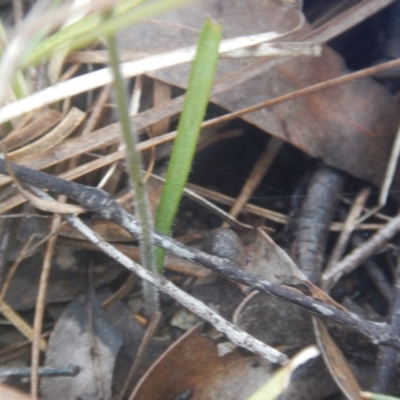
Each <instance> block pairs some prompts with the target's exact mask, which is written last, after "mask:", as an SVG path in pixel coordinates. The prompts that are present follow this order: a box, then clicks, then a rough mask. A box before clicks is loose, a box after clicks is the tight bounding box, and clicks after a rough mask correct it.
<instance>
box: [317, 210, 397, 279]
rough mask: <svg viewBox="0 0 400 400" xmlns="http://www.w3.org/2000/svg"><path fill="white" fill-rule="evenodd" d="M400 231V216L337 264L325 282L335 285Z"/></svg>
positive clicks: (326, 276) (325, 277)
mask: <svg viewBox="0 0 400 400" xmlns="http://www.w3.org/2000/svg"><path fill="white" fill-rule="evenodd" d="M399 229H400V215H398V216H397V217H395V218H393V219H392V220H391V221H390V222H389V223H388V224H387V225H386V226H384V227H383V228H382V229H381V230H379V231H378V232H376V233H375V235H374V236H372V237H371V238H370V239H369V240H367V241H366V242H365V243H364V244H362V245H361V246H360V247H357V248H356V249H355V250H354V251H353V252H351V253H350V254H349V255H347V256H346V257H345V258H344V259H343V260H342V261H340V262H339V263H338V264H336V266H335V268H332V269H331V270H330V271H329V273H328V274H326V275H325V276H324V278H323V280H324V281H326V282H330V285H333V284H334V283H335V282H337V281H338V280H339V279H340V277H341V276H342V275H344V274H348V273H349V272H351V271H353V270H354V269H356V268H357V267H358V266H359V265H360V264H362V263H363V262H364V261H365V260H366V259H367V258H369V257H371V256H372V255H374V254H375V253H376V252H377V251H378V250H379V249H381V248H382V247H383V246H384V245H385V243H387V242H388V241H389V240H390V239H391V238H392V237H393V236H394V235H395V234H396V233H397V232H398V231H399Z"/></svg>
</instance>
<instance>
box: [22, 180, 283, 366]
mask: <svg viewBox="0 0 400 400" xmlns="http://www.w3.org/2000/svg"><path fill="white" fill-rule="evenodd" d="M29 187H30V189H31V190H32V191H34V192H35V194H36V195H37V196H40V197H41V198H45V199H46V200H49V199H51V196H49V195H48V194H47V193H45V192H43V191H42V190H40V189H37V188H35V187H33V186H31V185H29ZM64 218H65V219H66V220H67V221H68V222H69V223H70V224H71V225H72V226H73V227H74V228H75V229H76V230H78V232H80V233H81V234H82V235H84V236H85V237H86V238H87V239H88V240H89V241H90V242H92V243H93V244H95V245H96V246H97V247H99V248H100V249H102V250H103V252H104V253H105V254H107V255H108V256H110V257H111V258H113V259H114V260H116V261H117V262H119V263H120V264H122V265H123V266H124V267H126V268H127V269H129V270H130V271H132V272H134V273H135V274H137V275H138V276H139V277H140V278H142V279H145V280H146V282H150V283H151V284H153V285H154V286H155V287H157V288H158V289H159V290H161V291H162V292H164V293H166V294H168V295H170V296H171V297H172V298H174V299H175V300H177V301H178V302H179V303H180V304H182V305H183V306H184V307H186V308H188V309H189V310H190V311H192V312H193V313H194V314H196V315H198V316H199V317H201V318H203V319H204V320H206V321H208V322H209V323H210V324H212V325H213V326H214V327H215V329H216V330H217V331H219V332H221V333H223V334H225V335H226V336H227V337H228V339H230V340H231V341H232V342H233V343H235V344H236V345H238V346H240V347H244V348H245V349H248V350H250V351H252V352H254V353H256V354H258V355H260V356H261V357H264V358H266V359H267V360H269V361H271V362H273V363H279V364H282V365H285V364H286V363H287V362H288V358H287V356H286V355H285V354H283V353H281V352H280V351H278V350H276V349H274V348H272V347H270V346H268V345H266V344H265V343H263V342H261V341H260V340H258V339H256V338H254V337H253V336H251V335H249V334H248V333H246V332H244V331H242V330H241V329H239V328H237V327H236V326H235V325H233V324H232V323H230V322H228V321H227V320H225V319H224V318H222V317H221V316H220V315H219V314H217V313H216V312H215V311H214V310H212V309H211V308H209V307H208V306H206V305H205V304H204V303H202V302H201V301H199V300H197V299H196V298H194V297H192V296H190V295H189V294H187V293H186V292H184V291H183V290H181V289H179V288H178V287H177V286H175V285H174V284H173V283H172V282H170V281H168V280H167V279H166V278H165V277H164V276H162V275H158V274H157V273H154V272H152V271H149V270H147V269H145V268H143V267H142V266H141V265H139V264H137V263H135V262H134V261H132V260H131V259H130V258H129V257H127V256H126V255H125V254H123V253H121V252H120V251H118V250H117V249H116V248H115V247H113V246H111V245H110V244H109V243H107V242H105V241H104V240H103V239H102V238H101V237H100V236H99V235H98V234H97V233H95V232H93V231H92V230H91V229H90V228H89V227H88V226H86V225H85V224H84V223H83V222H82V221H81V220H80V219H79V218H78V217H76V216H73V215H64Z"/></svg>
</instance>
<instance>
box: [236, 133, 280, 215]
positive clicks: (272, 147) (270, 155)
mask: <svg viewBox="0 0 400 400" xmlns="http://www.w3.org/2000/svg"><path fill="white" fill-rule="evenodd" d="M282 145H283V141H282V140H281V139H279V138H277V137H271V139H270V140H269V141H268V143H267V145H266V146H265V149H264V151H263V152H262V153H261V155H260V157H259V159H258V161H257V162H256V164H255V165H254V167H253V170H252V171H251V173H250V175H249V177H248V178H247V180H246V183H245V184H244V186H243V187H242V190H241V191H240V194H239V196H238V197H237V199H236V200H235V203H234V204H233V205H232V207H231V209H230V211H229V214H231V215H232V216H233V217H237V216H238V215H239V214H240V213H241V211H242V209H243V207H244V206H245V204H246V203H247V201H248V200H249V198H250V197H251V196H252V194H253V193H254V190H256V189H257V187H258V185H259V184H260V182H261V180H262V179H263V178H264V176H265V174H266V173H267V172H268V170H269V168H270V167H271V165H272V163H273V162H274V160H275V158H276V156H277V155H278V153H279V150H280V149H281V147H282Z"/></svg>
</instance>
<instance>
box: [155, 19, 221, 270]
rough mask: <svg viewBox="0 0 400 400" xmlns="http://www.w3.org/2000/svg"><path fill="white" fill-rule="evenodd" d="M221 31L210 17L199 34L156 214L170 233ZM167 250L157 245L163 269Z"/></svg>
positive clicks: (162, 229) (158, 226) (160, 228)
mask: <svg viewBox="0 0 400 400" xmlns="http://www.w3.org/2000/svg"><path fill="white" fill-rule="evenodd" d="M221 31H222V29H221V25H220V24H219V23H217V22H215V21H213V20H211V19H208V20H207V21H206V22H205V24H204V27H203V30H202V32H201V34H200V38H199V42H198V47H197V52H196V56H195V59H194V61H193V65H192V70H191V73H190V78H189V84H188V89H187V92H186V96H185V102H184V106H183V111H182V114H181V117H180V119H179V124H178V133H177V137H176V139H175V143H174V146H173V149H172V154H171V158H170V162H169V166H168V170H167V175H166V180H165V184H164V188H163V191H162V194H161V199H160V204H159V207H158V210H157V216H156V223H155V228H156V229H157V230H158V231H160V232H162V233H165V234H167V235H169V234H170V231H171V227H172V224H173V221H174V218H175V214H176V212H177V210H178V207H179V203H180V201H181V198H182V193H183V189H184V187H185V185H186V182H187V180H188V177H189V173H190V168H191V165H192V161H193V157H194V153H195V150H196V146H197V142H198V137H199V134H200V127H201V123H202V121H203V119H204V115H205V112H206V108H207V104H208V99H209V95H210V91H211V87H212V84H213V80H214V74H215V70H216V67H217V61H218V48H219V43H220V40H221ZM164 254H165V251H164V250H163V249H161V248H157V252H156V260H157V269H158V271H159V272H160V273H161V272H162V269H163V261H164Z"/></svg>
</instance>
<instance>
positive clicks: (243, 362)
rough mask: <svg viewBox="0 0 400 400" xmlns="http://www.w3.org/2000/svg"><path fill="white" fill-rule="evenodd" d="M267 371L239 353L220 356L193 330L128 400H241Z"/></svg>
mask: <svg viewBox="0 0 400 400" xmlns="http://www.w3.org/2000/svg"><path fill="white" fill-rule="evenodd" d="M219 348H221V346H219ZM271 371H272V365H271V364H270V363H268V362H267V361H266V360H264V359H261V358H260V357H258V356H255V355H252V354H245V353H244V352H243V351H242V350H239V349H236V350H234V351H231V352H229V353H228V354H225V355H224V356H220V355H219V353H218V345H217V343H215V342H214V341H213V340H212V339H209V338H207V337H205V336H202V335H201V333H200V331H199V330H198V328H196V327H195V328H194V329H192V330H190V331H188V332H186V333H185V334H184V335H183V336H181V337H180V338H179V339H178V341H177V342H175V343H174V344H173V345H172V346H171V347H169V348H168V349H167V350H166V352H165V353H164V354H163V355H162V356H161V357H160V358H159V359H158V360H157V361H156V363H155V364H154V365H153V366H152V367H151V368H150V369H149V371H147V373H146V375H145V376H144V377H143V378H142V380H141V381H140V382H139V384H138V386H137V387H136V389H135V394H134V395H133V396H132V397H131V399H132V400H133V399H134V400H165V399H171V400H172V399H178V398H187V399H189V398H190V400H220V399H224V400H245V399H247V397H249V396H250V395H251V394H252V393H253V392H254V391H255V390H257V389H258V388H260V387H261V386H262V385H263V384H264V383H265V382H266V381H267V379H268V377H269V376H270V374H271ZM179 396H182V397H179ZM184 396H186V397H184Z"/></svg>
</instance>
